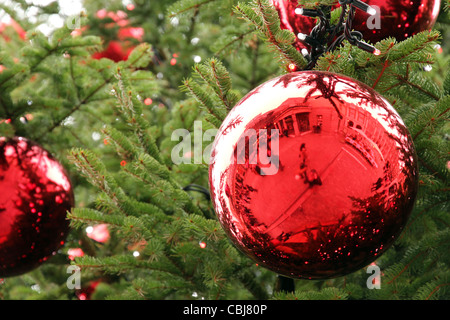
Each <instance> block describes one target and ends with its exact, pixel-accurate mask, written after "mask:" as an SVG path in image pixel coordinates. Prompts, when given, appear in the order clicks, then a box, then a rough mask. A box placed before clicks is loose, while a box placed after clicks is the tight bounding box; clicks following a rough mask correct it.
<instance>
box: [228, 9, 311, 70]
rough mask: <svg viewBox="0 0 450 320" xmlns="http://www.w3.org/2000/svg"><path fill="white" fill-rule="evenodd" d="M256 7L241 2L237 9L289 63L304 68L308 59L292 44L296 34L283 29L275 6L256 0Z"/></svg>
mask: <svg viewBox="0 0 450 320" xmlns="http://www.w3.org/2000/svg"><path fill="white" fill-rule="evenodd" d="M255 2H256V3H255V4H254V7H251V6H249V5H247V4H243V3H239V4H238V5H237V6H236V7H235V11H236V12H237V13H239V14H240V15H242V16H243V17H244V18H245V19H246V20H247V21H249V22H250V23H252V24H253V25H254V26H255V27H256V29H257V30H258V31H259V32H260V34H261V35H263V36H264V38H265V39H266V40H267V41H268V42H269V43H270V45H271V46H272V48H274V49H275V50H276V51H278V53H279V54H280V56H281V59H282V60H283V61H284V62H285V63H288V64H294V65H296V66H297V67H298V69H304V68H305V67H306V65H307V62H306V59H305V58H304V57H303V55H301V54H300V52H298V50H297V49H296V48H295V47H294V46H293V45H292V44H293V43H294V41H295V35H294V34H293V33H292V32H290V31H288V30H281V28H280V19H279V17H278V14H277V12H276V10H275V8H274V7H273V6H272V5H271V4H270V3H269V2H268V1H267V0H256V1H255Z"/></svg>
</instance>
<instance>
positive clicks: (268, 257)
mask: <svg viewBox="0 0 450 320" xmlns="http://www.w3.org/2000/svg"><path fill="white" fill-rule="evenodd" d="M211 150H212V151H211V158H210V167H209V184H210V189H211V198H212V201H213V204H214V208H215V211H216V214H217V216H218V219H219V221H220V223H221V224H222V226H223V228H224V230H225V231H226V233H227V234H228V236H229V238H230V239H231V240H232V241H233V242H234V243H235V245H236V246H237V247H238V248H239V249H241V250H242V251H243V252H244V253H245V254H247V255H248V256H249V257H251V258H253V259H254V260H255V261H256V262H257V263H258V264H259V265H262V266H265V267H267V268H269V269H271V270H273V271H275V272H276V273H278V274H282V275H285V276H287V277H292V278H304V279H325V278H332V277H338V276H342V275H345V274H348V273H351V272H354V271H356V270H358V269H360V268H363V267H364V266H367V265H368V264H370V263H371V262H372V261H374V260H375V259H377V258H378V257H379V256H380V254H382V253H383V252H384V251H386V249H388V248H389V246H390V245H391V244H392V243H393V242H394V240H395V239H396V238H397V236H398V235H399V234H400V232H401V230H402V228H403V227H404V225H405V223H406V222H407V219H408V216H409V215H410V212H411V210H412V207H413V204H414V201H415V197H416V193H417V188H418V182H417V181H418V179H417V176H418V169H417V160H416V153H415V149H414V145H413V142H412V139H411V138H410V135H409V133H408V130H407V128H406V127H405V125H404V124H403V122H402V120H401V118H400V116H399V115H398V114H397V112H396V111H395V110H394V108H393V107H392V106H391V105H390V104H389V103H388V102H387V101H386V100H385V99H384V98H383V97H381V96H380V95H379V94H377V93H376V92H375V91H374V90H373V89H371V88H370V87H368V86H366V85H364V84H362V83H360V82H357V81H355V80H354V79H351V78H348V77H345V76H341V75H337V74H333V73H327V72H318V71H302V72H293V73H290V74H287V75H284V76H281V77H278V78H275V79H272V80H270V81H268V82H266V83H264V84H262V85H261V86H259V87H257V88H256V89H254V90H253V91H251V92H250V93H249V94H248V95H246V96H245V97H244V98H243V99H242V100H241V101H240V102H239V103H238V104H237V105H236V106H235V107H234V108H233V109H232V110H231V111H230V113H229V115H228V116H227V118H226V119H225V120H224V122H223V124H222V125H221V127H220V129H219V131H218V133H217V135H216V137H215V140H214V143H213V145H212V149H211Z"/></svg>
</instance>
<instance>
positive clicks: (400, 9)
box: [352, 0, 441, 43]
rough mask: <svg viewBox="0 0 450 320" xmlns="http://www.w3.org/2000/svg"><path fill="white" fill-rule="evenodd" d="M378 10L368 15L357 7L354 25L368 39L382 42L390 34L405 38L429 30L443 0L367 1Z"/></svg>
mask: <svg viewBox="0 0 450 320" xmlns="http://www.w3.org/2000/svg"><path fill="white" fill-rule="evenodd" d="M364 2H365V3H367V4H368V5H370V6H373V7H374V8H375V9H377V14H376V15H374V16H372V17H371V16H369V15H368V14H367V13H365V12H363V11H361V10H357V11H356V15H355V19H354V20H353V24H352V26H353V28H354V29H355V30H358V31H360V32H361V33H362V34H363V38H364V40H365V41H370V42H371V43H376V42H379V41H381V40H383V39H386V38H388V37H394V38H395V39H397V40H398V41H402V40H405V39H407V38H408V37H411V36H413V35H415V34H417V33H419V32H422V31H425V30H430V29H431V28H433V26H434V24H435V23H436V20H437V17H438V15H439V11H440V7H441V0H414V1H413V0H390V1H386V0H367V1H364Z"/></svg>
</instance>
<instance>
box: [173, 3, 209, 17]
mask: <svg viewBox="0 0 450 320" xmlns="http://www.w3.org/2000/svg"><path fill="white" fill-rule="evenodd" d="M213 1H216V0H181V1H178V2H176V3H175V4H173V5H171V6H170V7H169V8H168V9H167V12H169V18H173V17H175V16H177V15H179V14H182V13H185V12H187V11H190V10H194V9H199V8H200V7H201V6H203V5H205V4H208V3H210V2H213Z"/></svg>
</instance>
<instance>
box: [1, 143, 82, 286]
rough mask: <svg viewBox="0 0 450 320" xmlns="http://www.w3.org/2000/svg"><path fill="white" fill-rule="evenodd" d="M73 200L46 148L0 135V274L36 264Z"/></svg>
mask: <svg viewBox="0 0 450 320" xmlns="http://www.w3.org/2000/svg"><path fill="white" fill-rule="evenodd" d="M73 205H74V195H73V191H72V186H71V183H70V180H69V178H68V176H67V174H66V172H65V170H64V168H63V167H62V166H61V164H60V163H59V162H58V161H57V160H56V159H55V158H54V157H53V156H52V155H51V154H50V153H49V152H48V151H46V150H44V149H43V148H42V147H40V146H39V145H37V144H36V143H34V142H32V141H29V140H27V139H24V138H20V137H16V138H12V139H7V138H0V278H2V277H10V276H16V275H20V274H23V273H26V272H28V271H31V270H32V269H34V268H36V267H38V266H39V265H41V264H42V263H43V262H45V261H46V260H47V259H48V258H49V257H50V256H52V254H53V253H54V252H55V251H56V250H58V249H59V248H60V247H61V246H62V245H63V244H64V241H65V238H66V235H67V233H68V231H69V221H68V220H67V219H66V212H67V211H68V210H69V209H70V208H71V207H73Z"/></svg>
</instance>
